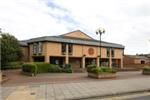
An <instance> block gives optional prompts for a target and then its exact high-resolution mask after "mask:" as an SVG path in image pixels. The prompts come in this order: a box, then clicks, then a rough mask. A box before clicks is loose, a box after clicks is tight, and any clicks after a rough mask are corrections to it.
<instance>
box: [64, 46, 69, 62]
mask: <svg viewBox="0 0 150 100" xmlns="http://www.w3.org/2000/svg"><path fill="white" fill-rule="evenodd" d="M68 51H69V50H68V44H66V56H65V64H69V52H68Z"/></svg>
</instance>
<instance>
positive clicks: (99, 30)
mask: <svg viewBox="0 0 150 100" xmlns="http://www.w3.org/2000/svg"><path fill="white" fill-rule="evenodd" d="M104 33H105V29H104V28H101V27H100V28H98V29H97V30H96V34H97V35H99V51H100V56H99V65H100V66H101V35H102V34H104Z"/></svg>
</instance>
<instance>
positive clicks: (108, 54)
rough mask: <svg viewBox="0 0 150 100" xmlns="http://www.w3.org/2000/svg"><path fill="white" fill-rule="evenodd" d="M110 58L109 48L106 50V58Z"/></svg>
mask: <svg viewBox="0 0 150 100" xmlns="http://www.w3.org/2000/svg"><path fill="white" fill-rule="evenodd" d="M109 56H110V48H107V57H109Z"/></svg>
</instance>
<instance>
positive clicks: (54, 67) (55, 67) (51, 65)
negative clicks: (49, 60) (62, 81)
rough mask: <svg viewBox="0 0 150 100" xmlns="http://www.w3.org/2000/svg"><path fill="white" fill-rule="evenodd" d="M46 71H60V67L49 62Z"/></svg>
mask: <svg viewBox="0 0 150 100" xmlns="http://www.w3.org/2000/svg"><path fill="white" fill-rule="evenodd" d="M48 72H52V73H54V72H62V69H61V68H60V67H59V66H58V65H53V64H49V68H48Z"/></svg>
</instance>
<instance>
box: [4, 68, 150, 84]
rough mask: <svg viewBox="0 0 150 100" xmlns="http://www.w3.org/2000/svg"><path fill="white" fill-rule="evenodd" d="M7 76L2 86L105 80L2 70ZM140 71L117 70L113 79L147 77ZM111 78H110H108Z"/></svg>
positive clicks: (80, 74)
mask: <svg viewBox="0 0 150 100" xmlns="http://www.w3.org/2000/svg"><path fill="white" fill-rule="evenodd" d="M3 73H4V74H5V75H7V76H8V78H9V80H8V81H7V82H5V83H4V84H2V86H15V85H17V86H18V85H20V86H21V85H29V84H31V83H68V82H90V81H92V82H93V81H105V79H99V80H97V79H93V78H88V77H87V73H71V74H70V73H44V74H38V75H37V76H36V77H30V76H26V75H22V74H21V70H7V71H3ZM141 73H142V72H141V71H129V72H117V77H116V78H115V79H113V80H120V79H135V78H140V77H141V78H142V77H149V76H146V75H142V74H141ZM108 80H111V79H108Z"/></svg>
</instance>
